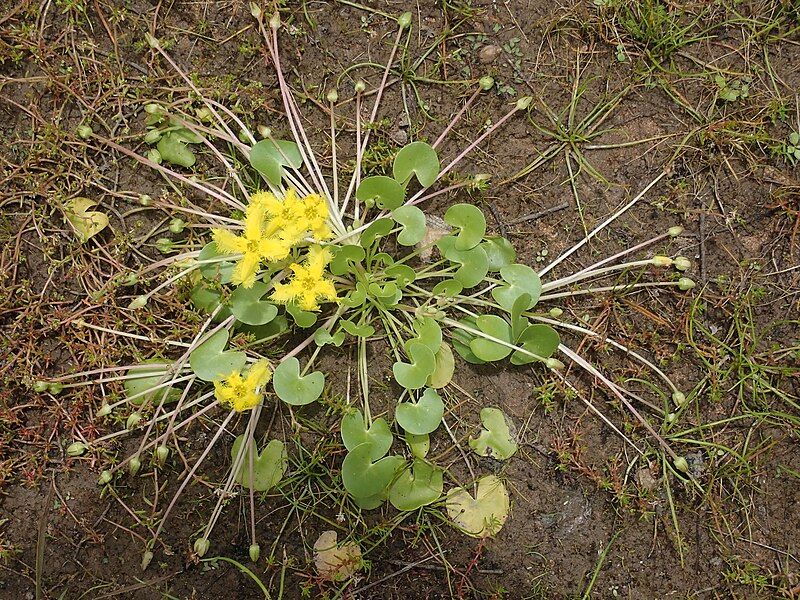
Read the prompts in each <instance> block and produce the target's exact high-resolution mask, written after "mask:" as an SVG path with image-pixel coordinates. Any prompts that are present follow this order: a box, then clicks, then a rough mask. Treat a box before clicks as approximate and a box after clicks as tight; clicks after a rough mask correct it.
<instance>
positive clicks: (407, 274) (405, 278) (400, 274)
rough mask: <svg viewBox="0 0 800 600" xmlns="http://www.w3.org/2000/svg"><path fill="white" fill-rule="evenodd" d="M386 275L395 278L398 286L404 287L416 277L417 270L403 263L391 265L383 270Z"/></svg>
mask: <svg viewBox="0 0 800 600" xmlns="http://www.w3.org/2000/svg"><path fill="white" fill-rule="evenodd" d="M384 273H385V274H386V276H387V277H391V278H392V279H394V280H395V282H396V283H397V285H398V286H399V287H405V286H407V285H408V284H409V283H412V282H413V281H414V280H415V279H416V278H417V272H416V271H414V269H412V268H411V267H409V266H408V265H404V264H397V265H392V266H391V267H387V268H386V270H384Z"/></svg>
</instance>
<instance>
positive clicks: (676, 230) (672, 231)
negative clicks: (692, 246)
mask: <svg viewBox="0 0 800 600" xmlns="http://www.w3.org/2000/svg"><path fill="white" fill-rule="evenodd" d="M667 233H668V234H669V235H670V237H678V236H679V235H680V234H682V233H683V227H681V226H680V225H675V226H674V227H670V228H669V229H667Z"/></svg>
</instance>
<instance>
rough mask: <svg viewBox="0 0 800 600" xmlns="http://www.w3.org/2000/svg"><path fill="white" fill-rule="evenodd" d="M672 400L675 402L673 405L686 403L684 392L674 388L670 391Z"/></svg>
mask: <svg viewBox="0 0 800 600" xmlns="http://www.w3.org/2000/svg"><path fill="white" fill-rule="evenodd" d="M672 401H673V402H674V403H675V406H677V407H679V408H680V407H682V406H683V405H684V404H686V394H684V393H683V392H681V391H679V390H676V391H674V392H672Z"/></svg>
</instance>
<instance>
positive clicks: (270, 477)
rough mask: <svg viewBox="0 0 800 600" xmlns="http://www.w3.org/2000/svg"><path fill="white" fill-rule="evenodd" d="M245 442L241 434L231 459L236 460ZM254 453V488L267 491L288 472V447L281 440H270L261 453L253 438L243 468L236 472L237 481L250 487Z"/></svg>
mask: <svg viewBox="0 0 800 600" xmlns="http://www.w3.org/2000/svg"><path fill="white" fill-rule="evenodd" d="M243 443H244V435H240V436H239V437H237V438H236V440H235V441H234V442H233V448H231V461H233V462H234V463H235V462H236V457H237V456H238V455H239V451H240V450H241V448H242V444H243ZM251 453H252V461H253V489H254V490H255V491H257V492H266V491H268V490H270V489H272V488H273V487H275V486H276V485H278V482H279V481H280V480H281V479H282V478H283V475H284V473H286V467H287V466H288V465H289V458H288V457H287V455H286V448H285V446H284V444H283V442H281V441H280V440H270V442H269V444H267V447H266V448H264V449H263V450H262V451H261V453H260V454H259V453H257V452H256V444H255V442H254V441H253V440H252V439H251V440H250V447H249V448H248V449H247V450H245V454H244V460H243V461H242V465H241V468H240V469H239V471H238V472H237V474H236V477H235V481H236V483H239V484H241V485H242V486H244V487H246V488H249V487H250V460H251V457H250V454H251Z"/></svg>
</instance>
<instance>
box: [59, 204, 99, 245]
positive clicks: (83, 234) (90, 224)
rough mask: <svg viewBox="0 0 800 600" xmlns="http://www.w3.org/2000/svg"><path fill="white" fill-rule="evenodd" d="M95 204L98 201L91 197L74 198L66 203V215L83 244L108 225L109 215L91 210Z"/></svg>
mask: <svg viewBox="0 0 800 600" xmlns="http://www.w3.org/2000/svg"><path fill="white" fill-rule="evenodd" d="M93 206H97V202H95V201H94V200H90V199H89V198H73V199H72V200H68V201H67V202H65V203H64V216H65V217H66V218H67V221H69V224H70V225H72V228H73V229H74V230H75V233H77V234H78V239H80V241H81V243H82V244H85V243H86V242H88V241H89V239H90V238H92V237H94V236H96V235H97V234H98V233H100V232H101V231H103V229H105V228H106V227H108V217H107V216H106V215H105V214H104V213H101V212H99V211H96V210H89V209H90V208H91V207H93Z"/></svg>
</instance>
